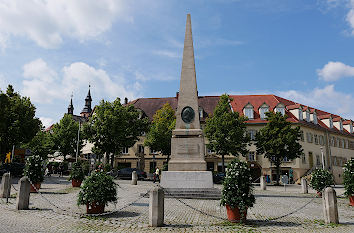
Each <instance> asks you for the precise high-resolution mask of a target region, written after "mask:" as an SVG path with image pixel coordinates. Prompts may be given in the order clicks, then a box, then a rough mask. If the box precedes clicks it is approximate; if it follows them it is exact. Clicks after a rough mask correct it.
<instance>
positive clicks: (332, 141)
mask: <svg viewBox="0 0 354 233" xmlns="http://www.w3.org/2000/svg"><path fill="white" fill-rule="evenodd" d="M334 141H335V140H334V137H331V146H334Z"/></svg>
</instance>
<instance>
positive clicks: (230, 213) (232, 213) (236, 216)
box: [226, 205, 247, 222]
mask: <svg viewBox="0 0 354 233" xmlns="http://www.w3.org/2000/svg"><path fill="white" fill-rule="evenodd" d="M226 213H227V219H228V220H229V221H230V222H246V217H247V209H246V212H245V213H243V215H242V216H241V214H240V210H239V209H238V207H235V208H234V209H232V208H231V207H230V206H229V205H226Z"/></svg>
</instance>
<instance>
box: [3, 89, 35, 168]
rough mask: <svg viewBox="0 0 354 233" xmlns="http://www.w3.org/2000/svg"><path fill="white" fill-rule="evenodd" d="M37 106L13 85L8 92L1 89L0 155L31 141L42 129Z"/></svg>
mask: <svg viewBox="0 0 354 233" xmlns="http://www.w3.org/2000/svg"><path fill="white" fill-rule="evenodd" d="M35 114H36V107H35V106H34V105H33V104H32V103H31V101H30V99H29V98H28V97H21V96H20V94H18V93H17V92H15V91H14V89H13V87H12V86H11V85H9V86H8V88H7V91H6V93H3V92H1V91H0V156H1V160H2V161H3V160H4V157H5V153H7V152H9V151H11V150H12V146H13V145H15V147H18V146H20V145H22V144H24V143H27V142H29V141H30V140H31V139H32V138H33V137H34V136H35V135H36V133H37V132H38V130H39V129H40V125H41V121H40V120H39V119H38V118H37V117H35Z"/></svg>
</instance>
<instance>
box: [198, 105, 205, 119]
mask: <svg viewBox="0 0 354 233" xmlns="http://www.w3.org/2000/svg"><path fill="white" fill-rule="evenodd" d="M203 113H204V111H203V109H202V108H200V107H199V118H203V115H204V114H203Z"/></svg>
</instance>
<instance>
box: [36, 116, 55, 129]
mask: <svg viewBox="0 0 354 233" xmlns="http://www.w3.org/2000/svg"><path fill="white" fill-rule="evenodd" d="M39 119H40V120H41V121H42V124H43V125H44V127H45V128H48V127H49V126H51V125H52V124H54V120H53V119H52V118H49V117H39Z"/></svg>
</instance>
